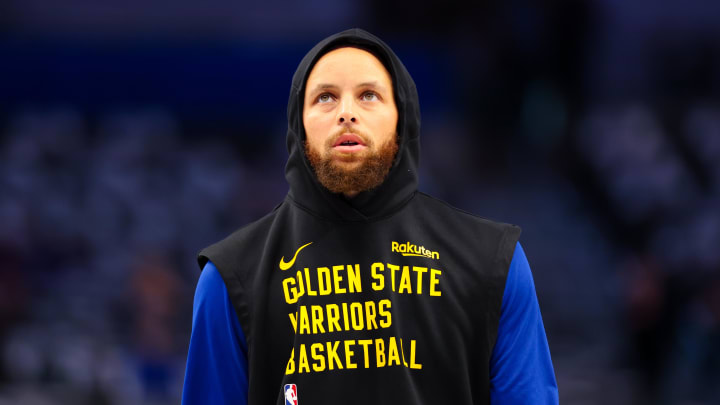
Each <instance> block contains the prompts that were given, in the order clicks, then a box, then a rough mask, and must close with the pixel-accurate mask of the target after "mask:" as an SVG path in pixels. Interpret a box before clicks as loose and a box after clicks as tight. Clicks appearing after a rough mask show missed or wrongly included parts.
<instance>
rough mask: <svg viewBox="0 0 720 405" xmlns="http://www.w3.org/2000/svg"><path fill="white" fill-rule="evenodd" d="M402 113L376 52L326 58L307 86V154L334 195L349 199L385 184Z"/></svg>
mask: <svg viewBox="0 0 720 405" xmlns="http://www.w3.org/2000/svg"><path fill="white" fill-rule="evenodd" d="M397 121H398V113H397V108H396V107H395V99H394V97H393V89H392V81H391V79H390V74H389V73H388V71H387V70H386V69H385V67H384V66H383V64H382V63H381V62H380V61H379V60H378V59H377V58H376V57H375V56H373V55H372V54H371V53H369V52H367V51H364V50H361V49H357V48H339V49H335V50H333V51H331V52H328V53H327V54H325V55H323V56H322V57H321V58H320V59H319V60H318V61H317V63H316V64H315V66H314V67H313V69H312V71H311V72H310V76H309V77H308V80H307V83H306V86H305V100H304V107H303V124H304V126H305V133H306V136H307V139H306V145H305V149H306V153H307V155H308V159H309V160H310V163H311V164H312V166H313V168H314V169H315V173H316V174H317V176H318V179H319V180H320V183H321V184H323V185H324V186H325V187H326V188H328V189H329V190H330V191H332V192H335V193H343V194H345V195H346V196H348V197H352V196H354V195H356V194H357V193H358V192H360V191H365V190H369V189H371V188H374V187H377V186H378V185H380V184H381V183H382V182H383V180H384V179H385V176H386V175H387V173H388V171H389V170H390V167H391V166H392V162H393V159H394V158H395V154H396V152H397V135H396V129H397Z"/></svg>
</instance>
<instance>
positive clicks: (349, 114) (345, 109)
mask: <svg viewBox="0 0 720 405" xmlns="http://www.w3.org/2000/svg"><path fill="white" fill-rule="evenodd" d="M355 115H356V114H355V112H354V111H353V102H352V100H347V99H346V100H343V101H342V104H341V106H340V111H339V112H338V124H348V123H351V122H352V123H355V122H357V117H356V116H355Z"/></svg>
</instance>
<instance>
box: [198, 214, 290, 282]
mask: <svg viewBox="0 0 720 405" xmlns="http://www.w3.org/2000/svg"><path fill="white" fill-rule="evenodd" d="M285 205H287V203H286V202H283V203H281V204H279V205H278V206H277V207H275V209H273V210H272V211H271V212H270V213H268V214H267V215H265V216H264V217H262V218H260V219H258V220H256V221H253V222H251V223H249V224H246V225H244V226H243V227H241V228H239V229H237V230H236V231H234V232H233V233H231V234H230V235H229V236H227V237H226V238H224V239H222V240H220V241H218V242H215V243H213V244H212V245H210V246H208V247H206V248H204V249H202V250H201V251H200V253H198V257H197V260H198V264H199V265H200V268H201V269H202V268H204V267H205V265H206V264H207V263H208V262H210V261H212V262H213V263H215V265H216V267H217V268H218V269H220V270H222V269H224V268H227V267H228V266H231V265H232V264H234V263H238V262H240V260H241V259H242V258H244V257H247V255H246V254H245V252H247V251H253V250H254V249H255V248H256V245H257V244H258V242H259V240H258V236H260V235H267V234H268V232H269V231H270V229H271V228H272V225H273V223H274V222H275V219H276V218H277V216H278V214H279V213H280V212H281V210H282V207H283V206H285Z"/></svg>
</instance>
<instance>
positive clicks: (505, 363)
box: [182, 243, 558, 405]
mask: <svg viewBox="0 0 720 405" xmlns="http://www.w3.org/2000/svg"><path fill="white" fill-rule="evenodd" d="M501 308H502V309H501V315H500V325H499V328H498V336H497V341H496V343H495V347H494V348H493V353H492V357H491V364H490V378H491V381H490V383H491V390H490V399H491V403H492V404H493V405H521V404H533V405H544V404H557V403H558V389H557V383H556V380H555V372H554V370H553V365H552V360H551V358H550V350H549V348H548V343H547V337H546V335H545V327H544V326H543V321H542V316H541V314H540V306H539V305H538V300H537V296H536V294H535V284H534V282H533V278H532V273H531V271H530V265H529V264H528V261H527V258H526V257H525V252H523V249H522V247H521V246H520V243H518V244H517V245H516V247H515V252H514V254H513V259H512V262H511V263H510V269H509V271H508V277H507V281H506V283H505V291H504V293H503V301H502V307H501ZM247 369H248V365H247V343H246V340H245V336H244V335H243V332H242V328H241V327H240V321H239V320H238V317H237V315H236V313H235V309H234V307H233V305H232V303H231V302H230V297H229V296H228V292H227V290H226V288H225V283H224V282H223V280H222V277H221V276H220V273H219V272H218V270H217V268H215V265H213V264H212V262H208V263H207V264H206V265H205V268H204V269H203V271H202V273H201V274H200V279H199V281H198V285H197V289H196V291H195V300H194V304H193V321H192V334H191V337H190V348H189V351H188V357H187V367H186V370H185V383H184V386H183V395H182V403H183V405H195V404H213V405H224V404H233V405H246V404H247V398H248V371H247Z"/></svg>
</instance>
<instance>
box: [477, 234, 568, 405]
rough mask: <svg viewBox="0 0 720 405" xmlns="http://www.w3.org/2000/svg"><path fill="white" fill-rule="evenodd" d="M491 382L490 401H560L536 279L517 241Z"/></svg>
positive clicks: (513, 404) (538, 404)
mask: <svg viewBox="0 0 720 405" xmlns="http://www.w3.org/2000/svg"><path fill="white" fill-rule="evenodd" d="M490 384H491V388H490V399H491V403H492V404H493V405H524V404H533V405H545V404H557V403H558V401H559V400H558V389H557V382H556V381H555V371H554V370H553V365H552V360H551V359H550V349H549V348H548V342H547V337H546V336H545V327H544V326H543V321H542V316H541V315H540V306H539V305H538V300H537V296H536V295H535V283H534V282H533V278H532V273H531V272H530V265H529V264H528V261H527V258H526V257H525V252H523V249H522V247H521V246H520V243H519V242H518V244H517V245H516V247H515V253H514V254H513V259H512V262H511V263H510V269H509V270H508V277H507V281H506V283H505V292H504V294H503V301H502V312H501V315H500V326H499V328H498V337H497V342H496V343H495V347H494V348H493V353H492V359H491V362H490Z"/></svg>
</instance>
